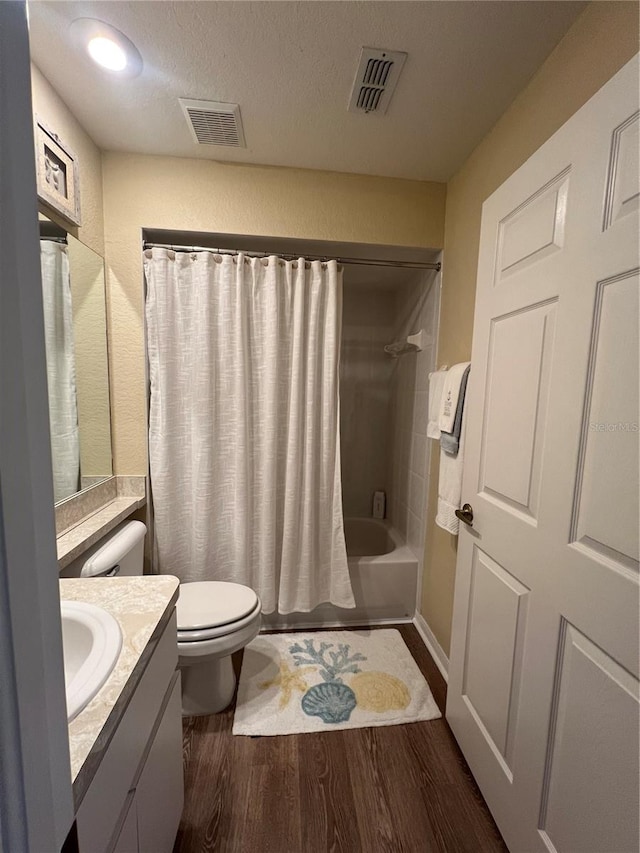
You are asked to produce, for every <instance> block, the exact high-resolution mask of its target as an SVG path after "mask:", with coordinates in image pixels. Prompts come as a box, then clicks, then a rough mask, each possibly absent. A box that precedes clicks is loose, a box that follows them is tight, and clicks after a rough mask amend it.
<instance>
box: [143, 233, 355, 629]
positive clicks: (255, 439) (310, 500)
mask: <svg viewBox="0 0 640 853" xmlns="http://www.w3.org/2000/svg"><path fill="white" fill-rule="evenodd" d="M144 265H145V274H146V278H147V286H148V289H147V305H146V319H147V345H148V355H149V374H150V386H151V400H150V414H149V453H150V470H151V485H152V494H153V500H154V511H155V538H156V549H157V555H158V568H159V570H160V571H161V572H170V573H172V574H176V575H178V576H179V577H180V579H181V580H183V581H198V580H219V581H232V582H238V583H242V584H245V585H247V586H249V587H251V588H252V589H254V590H255V591H256V592H257V593H258V595H259V596H260V598H261V599H262V603H263V607H264V610H265V612H267V613H271V612H273V611H275V610H278V611H280V612H281V613H290V612H292V611H297V612H300V611H302V612H305V611H310V610H312V609H313V608H314V607H316V606H317V605H319V604H321V603H322V602H327V601H331V602H333V603H334V604H336V605H338V606H340V607H343V608H349V607H353V605H354V598H353V593H352V589H351V582H350V578H349V568H348V564H347V554H346V549H345V543H344V533H343V522H342V502H341V493H340V485H341V484H340V443H339V433H338V417H339V406H338V370H339V357H340V332H341V318H342V273H341V271H339V269H338V265H337V263H336V262H335V261H330V262H328V263H326V264H323V263H320V262H319V261H314V262H313V263H311V264H305V262H304V260H303V259H300V261H299V262H291V261H286V262H285V261H282V260H279V259H278V258H275V257H271V258H269V259H268V260H267V259H266V258H265V259H258V258H248V257H245V256H243V255H239V256H237V257H232V256H231V255H214V254H213V253H212V252H195V253H186V252H178V253H174V252H170V251H167V250H165V249H153V250H147V251H146V252H145V264H144ZM309 401H313V405H309Z"/></svg>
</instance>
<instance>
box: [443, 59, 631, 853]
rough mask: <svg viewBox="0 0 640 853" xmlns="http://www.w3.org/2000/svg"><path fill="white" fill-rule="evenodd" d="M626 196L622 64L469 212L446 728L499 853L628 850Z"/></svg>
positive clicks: (627, 72)
mask: <svg viewBox="0 0 640 853" xmlns="http://www.w3.org/2000/svg"><path fill="white" fill-rule="evenodd" d="M638 190H639V187H638V61H637V57H636V58H635V59H634V60H633V61H632V62H630V63H629V64H628V65H627V66H625V67H624V68H623V69H622V70H621V71H620V72H619V73H618V74H617V75H616V76H615V77H614V78H613V79H612V80H611V81H610V82H609V83H608V84H607V85H606V86H605V87H604V88H603V89H601V90H600V91H599V92H598V93H597V94H596V95H595V96H594V97H593V98H592V99H591V100H590V101H589V102H588V103H587V104H586V105H585V106H584V107H583V108H582V109H581V110H580V111H579V112H578V113H576V115H575V116H574V117H573V118H572V119H570V121H569V122H567V124H565V125H564V126H563V127H562V128H561V129H560V130H559V131H558V132H557V133H556V134H555V135H554V136H553V137H552V138H551V139H550V140H549V141H548V142H547V143H546V144H545V145H544V146H543V147H542V148H541V149H540V150H539V151H538V152H536V154H534V156H533V157H531V159H530V160H529V161H527V163H525V164H524V165H523V166H522V167H521V168H520V169H519V170H518V171H517V172H516V173H515V174H514V175H512V176H511V178H509V179H508V180H507V181H506V182H505V183H504V184H503V185H502V186H501V187H500V188H499V189H498V190H497V191H496V192H495V193H494V194H493V195H492V196H491V197H490V198H489V199H488V200H487V201H486V202H485V205H484V207H483V216H482V232H481V244H480V257H479V266H478V289H477V302H476V313H475V325H474V340H473V356H472V371H471V379H470V388H469V396H468V410H467V444H466V449H467V458H466V463H465V475H464V482H463V500H464V501H465V502H467V501H468V502H469V503H470V504H472V507H473V511H474V515H475V519H474V525H473V528H472V529H471V528H468V527H464V526H463V525H462V528H463V529H462V530H461V533H460V541H459V549H458V565H457V577H456V593H455V606H454V622H453V640H452V648H451V664H450V681H449V694H448V703H447V719H448V720H449V723H450V724H451V727H452V729H453V731H454V733H455V735H456V738H457V740H458V741H459V743H460V745H461V747H462V750H463V752H464V754H465V757H466V759H467V761H468V762H469V765H470V767H471V769H472V771H473V773H474V775H475V777H476V779H477V781H478V783H479V785H480V788H481V790H482V793H483V794H484V797H485V799H486V800H487V803H488V805H489V807H490V809H491V811H492V812H493V814H494V816H495V818H496V821H497V823H498V826H499V827H500V829H501V831H502V833H503V835H504V838H505V841H506V842H507V844H508V846H509V847H510V849H511V850H512V851H514V853H515V852H516V851H517V853H520V851H546V850H548V851H557V853H590V851H592V853H633V851H637V850H638V754H639V750H638V722H639V721H638V517H639V507H638V437H639V434H638V422H639V420H640V417H639V413H638V358H639V356H638V310H639V307H638V289H639V285H638V263H639V261H638V199H639V194H638ZM445 286H446V283H445Z"/></svg>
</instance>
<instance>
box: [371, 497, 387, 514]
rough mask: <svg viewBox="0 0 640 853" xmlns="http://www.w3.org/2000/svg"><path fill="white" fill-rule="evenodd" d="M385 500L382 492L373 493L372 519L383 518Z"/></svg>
mask: <svg viewBox="0 0 640 853" xmlns="http://www.w3.org/2000/svg"><path fill="white" fill-rule="evenodd" d="M386 502H387V499H386V496H385V493H384V492H374V493H373V517H374V518H384V511H385V505H386Z"/></svg>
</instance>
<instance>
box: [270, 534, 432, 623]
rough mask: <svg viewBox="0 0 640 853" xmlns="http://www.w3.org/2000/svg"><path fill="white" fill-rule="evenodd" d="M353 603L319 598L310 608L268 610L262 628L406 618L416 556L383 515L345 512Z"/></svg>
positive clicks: (410, 612) (412, 600) (411, 608)
mask: <svg viewBox="0 0 640 853" xmlns="http://www.w3.org/2000/svg"><path fill="white" fill-rule="evenodd" d="M344 533H345V539H346V542H347V561H348V564H349V574H350V576H351V585H352V587H353V595H354V598H355V600H356V606H355V607H354V608H349V609H346V608H343V607H335V606H334V605H333V604H322V605H320V607H316V608H315V610H312V611H311V613H288V614H286V615H282V614H278V613H271V614H268V615H264V616H263V625H264V627H265V628H279V629H283V628H317V627H327V628H329V627H339V626H340V625H370V624H384V623H387V622H407V621H410V620H411V619H413V616H414V614H415V611H416V591H417V584H418V560H417V558H416V556H415V554H414V553H413V551H411V549H410V548H409V547H408V546H407V544H406V543H405V542H404V540H403V538H402V536H401V535H400V533H399V532H398V531H397V530H396V529H395V528H394V527H392V526H391V525H390V524H389V522H388V521H378V520H377V519H374V518H345V520H344Z"/></svg>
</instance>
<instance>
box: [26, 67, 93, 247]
mask: <svg viewBox="0 0 640 853" xmlns="http://www.w3.org/2000/svg"><path fill="white" fill-rule="evenodd" d="M31 97H32V100H33V112H34V115H35V116H37V117H38V118H41V119H42V120H43V121H44V123H45V125H46V126H47V127H48V128H49V130H51V131H53V132H54V133H56V134H57V135H58V136H59V137H60V139H61V140H62V141H63V142H64V143H65V144H66V145H68V146H69V148H71V150H72V151H73V152H74V154H75V155H76V157H77V158H78V164H79V176H80V215H81V221H82V224H81V225H80V226H76V225H71V224H70V223H69V222H66V221H65V220H64V219H62V218H61V217H60V216H59V214H58V215H57V214H56V213H55V211H53V210H51V209H50V208H49V207H46V208H45V207H43V208H42V209H43V210H45V212H46V214H47V216H49V218H50V219H53V220H55V221H56V222H58V223H59V224H60V225H62V227H63V228H66V230H67V231H68V232H69V233H70V234H73V236H74V237H77V238H78V240H80V241H81V242H82V243H84V244H85V245H87V246H89V248H90V249H93V250H94V252H97V253H98V254H99V255H101V256H102V257H104V221H103V217H102V153H101V151H100V149H99V148H98V146H97V145H96V144H95V142H94V141H93V140H92V139H91V137H90V136H89V134H88V133H87V132H86V131H85V130H84V128H83V127H82V126H81V125H80V123H79V122H78V120H77V119H76V117H75V116H74V115H73V113H72V112H71V111H70V109H69V107H68V106H67V105H66V104H65V102H64V101H63V100H62V98H61V97H60V95H58V93H57V92H56V91H55V89H54V88H53V87H52V86H51V84H50V83H49V81H48V80H47V79H46V77H44V76H43V75H42V73H41V72H40V71H39V69H38V68H36V66H35V65H34V64H33V63H32V64H31Z"/></svg>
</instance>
